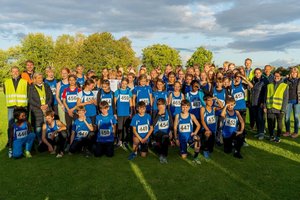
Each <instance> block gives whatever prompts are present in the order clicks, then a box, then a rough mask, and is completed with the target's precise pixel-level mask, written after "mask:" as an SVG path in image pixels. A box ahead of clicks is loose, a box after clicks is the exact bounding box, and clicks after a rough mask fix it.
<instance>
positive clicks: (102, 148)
mask: <svg viewBox="0 0 300 200" xmlns="http://www.w3.org/2000/svg"><path fill="white" fill-rule="evenodd" d="M103 155H106V156H107V157H113V156H114V143H113V142H97V143H96V149H95V156H96V157H100V156H103Z"/></svg>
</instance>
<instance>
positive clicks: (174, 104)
mask: <svg viewBox="0 0 300 200" xmlns="http://www.w3.org/2000/svg"><path fill="white" fill-rule="evenodd" d="M172 105H173V106H175V107H180V106H181V99H172Z"/></svg>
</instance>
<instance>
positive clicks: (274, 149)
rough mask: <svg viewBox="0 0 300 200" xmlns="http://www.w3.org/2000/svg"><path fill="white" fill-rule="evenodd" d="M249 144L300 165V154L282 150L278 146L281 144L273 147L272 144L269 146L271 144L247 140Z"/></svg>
mask: <svg viewBox="0 0 300 200" xmlns="http://www.w3.org/2000/svg"><path fill="white" fill-rule="evenodd" d="M247 142H248V143H249V144H250V145H251V146H253V147H255V148H257V149H260V150H263V151H266V152H268V153H272V154H275V155H278V156H281V157H284V158H287V159H290V160H292V161H296V162H298V163H300V154H297V153H293V152H291V151H289V150H286V149H283V148H280V147H278V146H277V145H279V144H276V145H272V144H269V143H266V142H261V141H255V140H252V139H247Z"/></svg>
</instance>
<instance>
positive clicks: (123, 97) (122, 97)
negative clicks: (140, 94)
mask: <svg viewBox="0 0 300 200" xmlns="http://www.w3.org/2000/svg"><path fill="white" fill-rule="evenodd" d="M120 102H129V95H128V94H120Z"/></svg>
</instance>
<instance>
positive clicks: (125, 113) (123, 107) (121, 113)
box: [114, 78, 133, 147]
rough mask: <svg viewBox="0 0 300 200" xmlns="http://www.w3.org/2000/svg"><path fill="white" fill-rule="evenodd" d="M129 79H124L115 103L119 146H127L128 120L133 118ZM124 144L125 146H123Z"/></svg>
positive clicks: (116, 94) (116, 93)
mask: <svg viewBox="0 0 300 200" xmlns="http://www.w3.org/2000/svg"><path fill="white" fill-rule="evenodd" d="M127 85H128V79H127V78H123V79H122V81H121V88H120V89H118V90H117V91H116V92H115V97H114V103H115V107H116V108H117V119H118V140H119V141H118V144H117V145H118V146H122V147H123V146H125V147H126V146H127V142H128V137H127V136H128V132H127V131H128V128H129V127H127V125H128V120H129V118H130V117H131V116H132V113H133V106H132V92H131V90H130V88H128V87H127ZM123 143H124V145H123Z"/></svg>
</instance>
